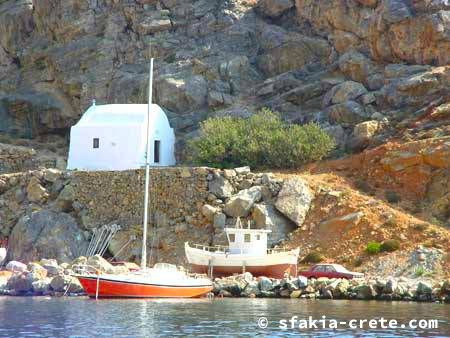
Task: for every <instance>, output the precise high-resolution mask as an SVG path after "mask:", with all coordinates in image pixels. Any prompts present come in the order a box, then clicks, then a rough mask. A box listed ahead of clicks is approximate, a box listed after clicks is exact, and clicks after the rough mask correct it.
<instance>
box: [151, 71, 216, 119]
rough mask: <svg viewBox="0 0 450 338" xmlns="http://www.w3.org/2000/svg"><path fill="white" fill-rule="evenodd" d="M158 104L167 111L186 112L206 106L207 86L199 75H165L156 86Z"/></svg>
mask: <svg viewBox="0 0 450 338" xmlns="http://www.w3.org/2000/svg"><path fill="white" fill-rule="evenodd" d="M156 89H157V95H158V102H160V104H161V105H162V106H164V107H166V108H167V109H170V110H173V111H176V112H186V111H190V110H193V109H198V108H201V107H203V106H206V103H207V96H208V85H207V82H206V80H205V78H204V77H203V76H201V75H183V74H174V75H167V76H164V77H162V78H160V79H158V81H157V84H156Z"/></svg>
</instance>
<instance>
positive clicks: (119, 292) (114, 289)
mask: <svg viewBox="0 0 450 338" xmlns="http://www.w3.org/2000/svg"><path fill="white" fill-rule="evenodd" d="M77 278H78V280H79V281H80V283H81V285H82V286H83V289H84V291H85V292H86V294H87V295H88V296H89V297H93V298H94V297H96V291H97V278H96V277H94V276H92V277H83V276H77ZM211 290H212V286H211V285H204V286H192V287H188V286H170V285H154V284H140V283H130V282H119V281H112V280H107V279H102V278H100V279H99V280H98V297H100V298H195V297H200V296H202V295H205V294H207V293H208V292H210V291H211Z"/></svg>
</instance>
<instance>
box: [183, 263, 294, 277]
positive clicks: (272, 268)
mask: <svg viewBox="0 0 450 338" xmlns="http://www.w3.org/2000/svg"><path fill="white" fill-rule="evenodd" d="M191 268H192V271H193V272H196V273H204V274H207V273H208V266H206V265H197V264H191ZM245 271H246V272H250V273H251V274H252V275H253V276H255V277H260V276H265V277H271V278H283V277H284V276H285V274H286V273H287V274H289V275H290V276H293V277H296V276H297V265H296V264H277V265H265V266H246V267H245ZM242 272H243V269H242V266H216V265H214V266H213V277H225V276H232V275H233V274H241V273H242Z"/></svg>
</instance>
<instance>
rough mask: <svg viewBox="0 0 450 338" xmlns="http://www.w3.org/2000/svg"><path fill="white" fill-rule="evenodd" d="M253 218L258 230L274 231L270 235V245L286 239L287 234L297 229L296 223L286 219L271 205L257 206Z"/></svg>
mask: <svg viewBox="0 0 450 338" xmlns="http://www.w3.org/2000/svg"><path fill="white" fill-rule="evenodd" d="M252 217H253V220H254V221H255V223H256V226H257V227H258V228H262V229H269V230H272V233H271V234H270V235H269V241H268V243H269V245H272V244H276V243H278V242H279V241H281V240H283V239H285V238H286V236H287V234H289V233H290V232H291V231H293V230H294V229H295V228H296V225H295V223H293V222H292V221H291V220H289V219H287V218H286V217H284V216H283V215H282V214H281V213H280V212H279V211H278V210H277V209H276V208H275V207H274V206H273V205H270V204H255V206H254V207H253V211H252Z"/></svg>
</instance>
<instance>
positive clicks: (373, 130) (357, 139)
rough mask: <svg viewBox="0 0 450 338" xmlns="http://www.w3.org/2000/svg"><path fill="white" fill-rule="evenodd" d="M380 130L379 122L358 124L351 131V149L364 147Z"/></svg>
mask: <svg viewBox="0 0 450 338" xmlns="http://www.w3.org/2000/svg"><path fill="white" fill-rule="evenodd" d="M380 128H381V122H379V121H375V120H372V121H365V122H361V123H358V124H357V125H356V126H355V128H354V129H353V138H352V140H351V146H352V148H353V149H359V148H363V147H366V146H367V145H369V144H370V141H371V140H372V139H373V137H374V136H375V135H376V134H377V132H378V131H379V130H380Z"/></svg>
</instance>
